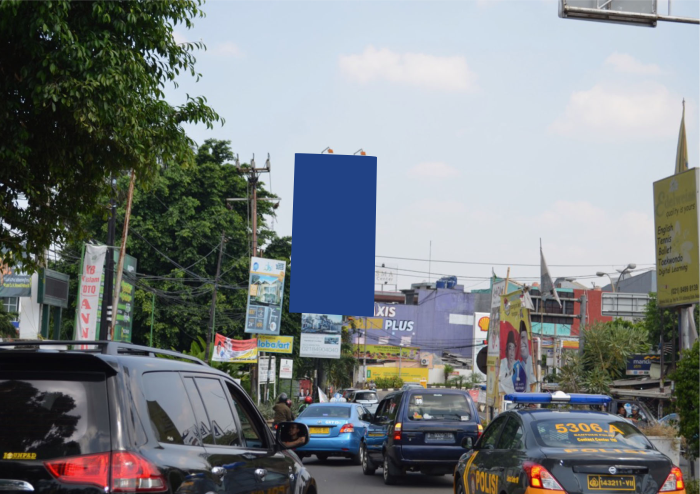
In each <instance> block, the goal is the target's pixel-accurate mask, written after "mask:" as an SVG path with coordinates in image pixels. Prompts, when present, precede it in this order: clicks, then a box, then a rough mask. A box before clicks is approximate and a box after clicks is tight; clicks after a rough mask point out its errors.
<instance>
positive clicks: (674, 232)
mask: <svg viewBox="0 0 700 494" xmlns="http://www.w3.org/2000/svg"><path fill="white" fill-rule="evenodd" d="M698 189H700V174H699V173H698V169H697V168H692V169H690V170H688V171H686V172H683V173H679V174H677V175H673V176H671V177H668V178H665V179H663V180H659V181H658V182H654V227H655V228H654V233H655V240H656V283H657V299H658V305H659V307H673V306H680V305H687V304H697V303H699V302H700V287H699V286H698V284H699V281H700V261H699V259H698V257H700V256H699V254H700V247H699V246H698Z"/></svg>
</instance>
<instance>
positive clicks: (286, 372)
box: [280, 358, 294, 379]
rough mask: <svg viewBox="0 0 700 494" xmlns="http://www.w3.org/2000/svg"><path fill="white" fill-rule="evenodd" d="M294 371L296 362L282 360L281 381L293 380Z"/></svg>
mask: <svg viewBox="0 0 700 494" xmlns="http://www.w3.org/2000/svg"><path fill="white" fill-rule="evenodd" d="M293 370H294V360H292V359H286V358H283V359H282V360H280V379H291V378H292V371H293Z"/></svg>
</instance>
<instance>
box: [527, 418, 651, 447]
mask: <svg viewBox="0 0 700 494" xmlns="http://www.w3.org/2000/svg"><path fill="white" fill-rule="evenodd" d="M532 429H533V431H534V432H535V437H536V439H537V442H539V443H540V444H541V445H542V446H548V447H552V448H571V447H583V448H591V447H595V448H606V449H607V448H610V449H615V448H625V449H629V448H635V449H653V447H652V445H651V443H650V442H649V440H648V439H647V438H646V437H645V436H644V434H642V433H641V432H640V431H639V429H637V428H636V427H634V426H633V425H631V424H629V423H627V422H625V421H623V420H615V419H614V418H613V417H610V418H606V417H596V418H591V419H587V418H586V419H580V418H575V419H567V418H557V419H552V420H538V421H536V422H533V423H532Z"/></svg>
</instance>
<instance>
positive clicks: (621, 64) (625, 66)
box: [605, 52, 663, 75]
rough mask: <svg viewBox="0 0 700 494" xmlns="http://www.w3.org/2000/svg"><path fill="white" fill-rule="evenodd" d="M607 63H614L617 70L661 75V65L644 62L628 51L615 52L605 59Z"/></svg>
mask: <svg viewBox="0 0 700 494" xmlns="http://www.w3.org/2000/svg"><path fill="white" fill-rule="evenodd" d="M605 64H606V65H612V66H613V67H614V69H615V71H617V72H622V73H625V74H638V75H660V74H662V73H663V71H662V70H661V67H659V66H658V65H656V64H653V63H650V64H643V63H642V62H640V61H639V60H637V59H636V58H634V57H633V56H631V55H628V54H627V53H618V52H615V53H613V54H612V55H610V56H609V57H608V58H607V59H606V60H605Z"/></svg>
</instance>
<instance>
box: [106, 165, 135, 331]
mask: <svg viewBox="0 0 700 494" xmlns="http://www.w3.org/2000/svg"><path fill="white" fill-rule="evenodd" d="M135 181H136V173H134V170H131V180H130V181H129V194H128V196H127V198H126V213H125V214H124V231H122V245H121V248H120V249H119V265H118V266H117V282H116V283H115V288H114V298H113V300H112V324H111V325H110V330H109V335H108V338H109V339H110V340H112V339H114V328H115V327H116V325H117V312H118V310H119V292H120V290H121V284H122V271H123V270H124V258H125V257H126V239H127V237H128V236H129V218H131V201H132V200H133V198H134V182H135ZM109 257H111V256H109Z"/></svg>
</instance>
